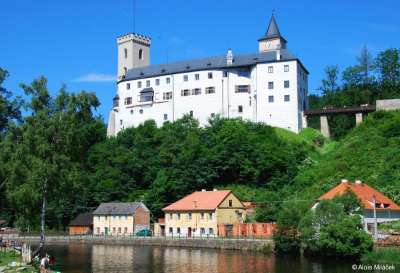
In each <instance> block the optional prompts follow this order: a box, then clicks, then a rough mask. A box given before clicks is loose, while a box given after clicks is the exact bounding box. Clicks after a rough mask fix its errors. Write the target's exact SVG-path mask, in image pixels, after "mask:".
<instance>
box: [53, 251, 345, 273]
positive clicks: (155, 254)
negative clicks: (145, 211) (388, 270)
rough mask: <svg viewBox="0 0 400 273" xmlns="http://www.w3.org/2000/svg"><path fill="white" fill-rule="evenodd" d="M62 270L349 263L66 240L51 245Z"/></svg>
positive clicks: (258, 268)
mask: <svg viewBox="0 0 400 273" xmlns="http://www.w3.org/2000/svg"><path fill="white" fill-rule="evenodd" d="M49 252H50V253H51V254H53V255H55V256H56V257H57V261H58V263H60V265H61V268H62V272H63V273H78V272H80V273H89V272H94V273H177V272H184V273H242V272H251V273H265V272H274V273H288V272H290V273H304V272H311V273H333V272H340V273H344V272H350V271H351V267H350V266H351V264H348V263H337V262H335V261H331V262H326V261H325V262H321V261H315V260H314V261H311V260H308V259H306V258H302V257H289V256H283V257H276V256H274V255H264V254H260V253H254V252H240V251H222V250H211V249H194V248H163V247H150V246H119V245H96V244H93V245H90V244H70V245H51V246H49Z"/></svg>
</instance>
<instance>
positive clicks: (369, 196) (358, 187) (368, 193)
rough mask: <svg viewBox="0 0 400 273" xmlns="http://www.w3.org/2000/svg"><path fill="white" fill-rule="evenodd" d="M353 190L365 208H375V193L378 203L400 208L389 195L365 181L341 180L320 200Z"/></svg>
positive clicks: (396, 208)
mask: <svg viewBox="0 0 400 273" xmlns="http://www.w3.org/2000/svg"><path fill="white" fill-rule="evenodd" d="M348 190H350V191H352V192H353V193H354V194H355V195H356V196H357V198H358V199H359V200H360V201H361V204H362V206H363V207H364V209H373V208H374V206H373V196H374V195H375V200H376V203H377V205H383V204H385V209H392V210H400V206H398V205H397V204H396V203H394V202H393V201H392V200H390V199H389V198H388V197H386V196H385V195H383V194H382V193H380V192H379V191H377V190H375V189H374V188H372V187H370V186H368V185H367V184H365V183H351V182H341V183H340V184H339V185H337V186H336V187H334V188H333V189H331V190H330V191H328V192H327V193H325V194H324V195H322V196H321V197H320V198H318V200H324V199H325V200H326V199H332V198H333V197H335V196H337V195H342V194H344V193H345V192H346V191H348ZM377 209H378V210H379V209H384V208H383V207H377Z"/></svg>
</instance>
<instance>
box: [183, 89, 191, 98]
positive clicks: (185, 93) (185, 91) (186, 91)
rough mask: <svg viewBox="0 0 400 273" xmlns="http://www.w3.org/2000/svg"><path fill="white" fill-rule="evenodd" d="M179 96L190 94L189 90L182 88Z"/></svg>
mask: <svg viewBox="0 0 400 273" xmlns="http://www.w3.org/2000/svg"><path fill="white" fill-rule="evenodd" d="M181 96H182V97H187V96H190V90H189V89H183V90H181Z"/></svg>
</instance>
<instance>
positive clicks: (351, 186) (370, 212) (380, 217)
mask: <svg viewBox="0 0 400 273" xmlns="http://www.w3.org/2000/svg"><path fill="white" fill-rule="evenodd" d="M348 191H351V192H352V193H354V194H355V195H356V196H357V198H358V199H359V201H360V203H361V206H362V209H363V214H362V217H363V222H364V229H365V231H369V232H373V230H374V223H375V218H374V207H375V212H376V221H377V223H383V222H390V221H397V220H399V219H400V206H398V205H397V204H396V203H394V202H393V201H392V200H391V199H389V198H388V197H386V196H385V195H383V194H382V193H381V192H379V191H377V190H376V189H374V188H372V187H370V186H368V185H367V184H365V183H363V182H361V181H360V180H356V181H355V182H354V183H351V182H349V181H347V180H346V179H342V182H341V183H340V184H339V185H337V186H336V187H334V188H332V189H331V190H330V191H328V192H327V193H325V194H323V195H322V196H321V197H320V198H318V201H321V200H327V199H332V198H334V197H335V196H338V195H343V194H344V193H346V192H348ZM317 205H318V202H317V203H316V204H315V205H314V206H313V208H315V207H316V206H317Z"/></svg>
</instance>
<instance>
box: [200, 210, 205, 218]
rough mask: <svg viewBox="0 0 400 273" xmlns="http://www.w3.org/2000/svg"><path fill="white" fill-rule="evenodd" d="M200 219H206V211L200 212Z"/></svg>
mask: <svg viewBox="0 0 400 273" xmlns="http://www.w3.org/2000/svg"><path fill="white" fill-rule="evenodd" d="M200 219H201V220H204V212H202V213H201V214H200Z"/></svg>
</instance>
